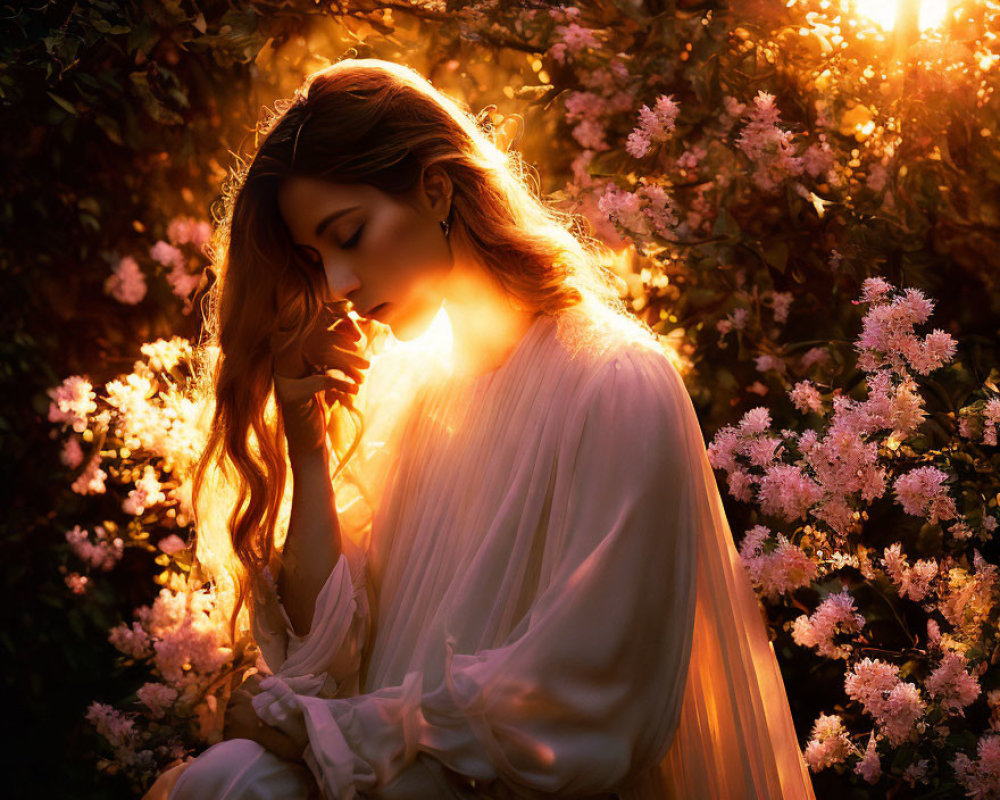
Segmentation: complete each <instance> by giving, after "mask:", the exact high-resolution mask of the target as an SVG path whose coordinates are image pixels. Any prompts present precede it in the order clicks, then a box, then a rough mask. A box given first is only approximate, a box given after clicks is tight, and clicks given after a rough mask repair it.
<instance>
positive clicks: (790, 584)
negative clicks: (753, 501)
mask: <svg viewBox="0 0 1000 800" xmlns="http://www.w3.org/2000/svg"><path fill="white" fill-rule="evenodd" d="M770 533H771V532H770V530H769V529H768V528H767V527H765V526H764V525H755V526H754V527H753V528H751V529H750V530H749V531H747V534H746V536H745V537H744V539H743V542H742V543H741V545H740V560H741V561H742V562H743V566H744V567H745V568H746V570H747V572H748V573H749V574H750V578H751V580H752V581H753V582H754V584H756V585H757V586H758V587H759V588H760V590H761V592H762V594H764V595H765V596H766V597H768V598H769V599H771V600H776V599H777V598H778V595H779V594H782V593H787V592H791V591H794V590H795V589H798V588H799V587H801V586H808V585H809V584H810V582H811V581H812V580H813V578H815V577H816V571H817V566H816V562H815V561H813V560H812V559H811V558H809V556H807V555H806V553H805V552H803V550H802V548H800V547H798V546H797V545H794V544H792V543H791V542H790V541H788V539H787V538H785V537H784V536H783V535H781V534H780V533H779V534H778V536H777V543H778V545H777V547H776V548H774V549H773V550H771V552H769V553H767V552H765V551H764V544H765V542H766V541H768V540H769V538H770Z"/></svg>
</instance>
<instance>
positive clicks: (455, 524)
mask: <svg viewBox="0 0 1000 800" xmlns="http://www.w3.org/2000/svg"><path fill="white" fill-rule="evenodd" d="M227 221H228V223H229V225H228V233H229V237H228V240H227V241H226V242H225V244H226V248H225V249H226V253H225V256H226V257H225V263H224V264H223V268H222V269H221V270H220V276H219V281H218V283H217V286H216V291H217V292H218V298H219V301H218V303H217V304H216V306H215V310H216V312H217V315H218V344H219V348H220V351H221V355H220V360H219V366H218V370H217V372H216V374H215V378H214V380H215V394H216V416H215V419H214V420H213V437H212V440H211V442H210V446H209V448H208V449H207V451H206V456H205V458H204V460H203V462H202V468H203V469H202V472H201V475H200V476H199V483H200V481H201V479H203V478H204V477H205V475H206V474H207V472H208V467H209V466H210V465H212V464H214V463H216V462H217V461H219V460H223V461H225V462H226V463H228V464H230V465H232V467H234V468H235V471H236V473H237V474H238V476H239V478H240V487H241V489H242V496H241V500H240V502H239V504H238V505H237V507H238V508H239V509H240V511H239V513H236V514H234V515H233V518H232V523H231V525H230V526H229V535H230V536H231V542H232V547H233V550H234V552H235V553H236V555H237V556H238V557H239V560H240V563H241V565H242V566H243V570H244V573H243V574H244V577H245V584H244V589H245V590H246V592H247V594H248V595H249V598H250V610H251V623H252V626H253V632H254V634H255V637H256V641H257V643H258V644H259V645H260V648H261V652H262V657H263V660H264V662H265V663H266V666H267V668H268V670H269V671H270V672H271V673H272V674H271V675H270V676H268V677H266V678H264V679H263V680H260V676H255V677H254V678H253V679H251V680H249V681H248V682H247V684H246V685H245V688H243V689H241V690H238V691H237V692H236V693H235V694H234V696H233V699H232V701H231V703H230V706H229V708H228V709H227V717H226V727H225V740H224V741H222V742H220V743H218V744H216V745H214V746H212V747H210V748H209V749H208V750H206V751H205V752H204V753H202V754H201V755H200V756H199V757H198V758H197V759H195V760H193V761H191V762H189V763H188V764H186V765H184V766H183V767H182V768H179V769H177V770H176V771H174V772H173V773H172V774H171V773H168V774H166V775H164V776H162V778H161V781H163V783H161V784H159V791H160V796H166V793H167V791H168V789H169V785H172V787H173V788H172V790H170V791H169V797H170V798H172V800H188V798H197V799H198V800H210V799H213V798H214V799H215V800H220V799H221V798H237V797H240V798H246V797H255V798H292V797H323V798H327V799H328V800H333V799H334V798H336V800H344V799H345V798H351V797H356V796H365V797H379V798H397V797H398V798H442V797H498V798H499V797H536V796H537V797H541V796H553V797H573V798H597V797H601V798H612V797H619V798H675V797H676V798H698V800H711V799H712V798H719V799H720V800H721V799H722V798H726V800H735V799H736V798H779V797H780V798H794V799H795V800H798V799H799V798H812V797H813V793H812V789H811V785H810V781H809V776H808V772H807V770H806V768H805V764H804V761H803V759H802V757H801V752H800V750H799V748H798V744H797V741H796V735H795V731H794V729H793V727H792V720H791V715H790V712H789V707H788V702H787V698H786V696H785V692H784V686H783V684H782V680H781V675H780V673H779V671H778V667H777V662H776V660H775V657H774V654H773V650H772V648H771V645H770V643H769V641H768V638H767V632H766V629H765V626H764V623H763V621H762V619H761V616H760V614H759V608H758V605H757V601H756V599H755V597H754V595H753V591H752V588H751V586H750V583H749V580H748V578H747V576H746V574H745V573H744V572H743V570H742V568H741V566H740V564H739V561H738V556H737V554H736V552H735V549H734V547H733V544H732V541H731V536H730V531H729V528H728V525H727V522H726V519H725V516H724V513H723V509H722V505H721V500H720V498H719V494H718V491H717V489H716V485H715V478H714V475H713V472H712V470H711V468H710V466H709V465H708V461H707V458H706V454H705V448H704V442H703V439H702V435H701V431H700V429H699V425H698V421H697V418H696V416H695V413H694V409H693V407H692V405H691V402H690V399H689V398H688V395H687V393H686V391H685V389H684V385H683V382H682V380H681V378H680V376H679V375H678V373H677V372H676V370H675V369H674V368H673V366H672V365H671V362H670V361H669V359H668V358H667V356H666V355H665V353H664V352H663V351H662V350H661V349H660V347H659V346H658V345H657V341H656V338H655V336H654V335H653V334H652V332H650V331H649V330H648V328H645V326H642V325H640V324H639V323H638V322H636V321H634V320H633V319H632V318H631V317H630V315H629V314H628V313H627V311H626V310H625V309H624V307H623V306H620V305H618V303H617V296H616V293H615V291H614V289H613V285H612V284H611V282H610V281H609V280H608V279H607V278H606V277H605V275H604V273H603V272H602V271H601V269H600V268H598V267H597V266H595V265H596V264H597V258H596V247H593V246H592V245H591V243H590V242H589V240H587V239H586V238H585V237H583V236H581V235H579V234H576V235H574V233H573V232H571V231H570V227H571V226H570V225H569V224H568V223H569V222H571V220H569V219H568V218H564V217H561V216H560V215H558V214H557V213H556V212H555V211H553V210H552V209H550V208H548V207H546V206H545V205H543V204H542V203H541V202H540V201H539V200H538V199H537V197H536V195H535V194H534V193H533V192H532V191H531V190H530V188H529V186H528V184H527V181H525V180H524V175H523V170H522V169H520V167H519V162H518V161H517V160H516V157H515V156H509V155H507V154H505V153H504V152H502V150H501V149H499V148H497V147H496V146H495V145H494V143H493V142H491V141H490V139H489V138H488V136H487V135H486V134H485V133H484V132H483V131H482V130H480V129H479V128H478V127H477V125H476V122H475V120H474V119H473V118H472V117H470V116H469V114H468V113H467V112H465V111H464V110H463V109H461V108H460V107H459V106H457V105H456V104H455V103H454V102H453V101H452V100H451V99H450V98H448V97H447V96H446V95H444V94H442V93H440V92H438V91H437V90H435V89H434V88H433V87H432V86H431V85H430V84H429V83H428V82H427V81H425V80H424V79H423V78H421V77H420V76H419V75H417V74H415V73H413V72H412V71H410V70H409V69H406V68H404V67H400V66H398V65H395V64H391V63H386V62H381V61H374V60H345V61H341V62H339V63H337V64H335V65H333V66H331V67H330V68H328V69H326V70H324V71H322V72H321V73H319V74H317V75H315V76H313V77H312V78H311V80H310V81H309V83H308V91H307V93H305V94H303V95H301V96H300V97H299V98H298V100H297V101H296V102H295V103H294V104H292V105H291V106H290V107H288V108H287V109H285V110H284V111H283V113H281V114H280V115H279V116H278V117H277V118H276V119H275V120H274V121H273V124H272V125H271V126H270V128H269V129H268V130H267V131H266V136H265V138H264V140H263V142H262V143H261V145H260V147H259V149H258V151H257V153H256V155H255V157H254V158H253V161H252V163H251V164H250V166H249V169H248V170H247V172H246V175H245V177H244V178H243V180H242V185H241V186H240V187H239V189H238V191H237V192H236V193H235V194H234V196H233V198H232V204H231V208H230V210H229V219H228V220H227ZM442 306H443V307H444V309H445V310H446V312H447V314H448V318H449V320H450V323H451V327H452V332H453V351H452V354H451V360H450V361H448V360H441V359H438V360H436V361H435V360H433V359H425V360H423V361H417V360H415V359H411V360H410V361H400V360H399V359H397V360H396V361H395V362H394V361H392V360H391V359H389V358H384V359H383V358H381V356H379V355H375V354H373V353H372V352H371V350H372V348H369V349H368V350H367V351H362V352H364V353H365V354H366V355H374V357H373V358H372V359H369V358H366V357H365V356H364V355H362V353H361V352H358V348H357V344H358V343H359V340H360V338H361V337H360V331H359V328H358V326H357V324H356V323H355V321H354V320H355V316H356V317H358V318H359V319H360V320H361V322H362V324H363V326H365V327H366V328H368V329H369V333H371V332H372V330H373V329H374V328H375V326H374V325H372V324H371V320H372V319H374V320H377V321H378V322H380V323H384V324H385V325H388V326H389V328H390V329H391V331H392V333H393V334H394V335H395V337H396V338H397V339H398V340H400V341H402V342H410V341H411V340H413V339H415V338H416V337H417V336H419V334H421V333H422V332H424V331H425V330H427V329H428V327H429V326H430V325H431V323H432V320H434V319H435V315H436V314H437V312H438V310H439V309H440V308H441V307H442ZM349 311H353V315H352V314H349V313H348V312H349ZM384 355H386V356H388V351H387V352H386V353H385V354H384ZM414 364H418V365H419V368H420V370H423V372H422V373H421V374H419V375H414V374H413V372H414V370H413V365H414ZM407 368H409V372H407ZM337 370H339V373H338V372H336V371H337ZM345 378H347V380H345ZM272 389H273V391H274V393H275V397H276V399H277V406H278V410H279V412H280V413H278V415H277V424H276V425H273V426H269V425H268V418H267V416H266V413H265V409H266V405H267V401H268V398H269V395H270V393H271V391H272ZM390 397H396V398H400V397H402V399H403V400H405V401H406V402H405V403H404V404H403V406H402V407H399V406H392V405H391V404H390V403H388V401H387V400H388V398H390ZM352 407H356V410H357V411H358V412H359V413H361V412H363V414H364V423H365V425H364V436H362V437H361V439H360V441H355V442H354V444H353V445H352V448H351V451H350V453H349V456H350V454H353V456H352V457H347V458H344V459H342V460H341V462H340V464H339V465H338V469H337V470H336V473H335V475H334V477H335V480H333V481H331V480H330V474H331V472H332V471H333V470H331V467H332V466H333V465H332V463H331V462H332V458H331V449H330V443H329V441H328V439H327V435H326V433H327V426H328V415H329V414H332V413H334V412H335V411H336V410H337V409H343V408H352ZM333 427H334V430H333V434H334V438H335V439H336V438H338V437H340V436H341V435H342V431H343V430H345V429H346V428H345V427H344V425H343V421H341V422H340V423H338V424H337V425H334V426H333ZM251 441H254V442H255V445H253V446H252V445H251ZM359 444H360V445H361V446H359ZM286 447H287V458H288V462H289V463H290V465H291V470H292V478H293V484H294V490H293V492H292V506H291V514H290V517H289V520H288V529H287V536H286V539H285V543H284V547H283V548H281V550H280V552H279V548H278V547H277V546H276V545H275V537H274V531H275V527H276V522H277V520H278V508H279V505H280V501H281V491H280V487H282V486H284V483H285V472H284V469H285V457H286ZM341 467H342V468H343V469H342V470H341ZM345 497H349V499H350V500H351V502H350V503H346V504H345V503H344V502H343V500H344V499H345ZM199 535H202V528H201V527H199ZM242 599H243V597H242V595H241V597H240V600H242ZM237 610H238V606H237ZM234 619H235V616H234ZM175 781H176V783H175ZM153 794H155V792H151V795H153Z"/></svg>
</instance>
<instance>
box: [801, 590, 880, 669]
mask: <svg viewBox="0 0 1000 800" xmlns="http://www.w3.org/2000/svg"><path fill="white" fill-rule="evenodd" d="M864 625H865V618H864V616H862V615H861V614H859V613H858V612H857V611H856V609H855V608H854V598H853V597H851V594H850V592H848V591H847V589H843V590H841V591H840V592H839V593H837V594H830V595H828V596H827V597H826V599H825V600H823V602H822V603H820V604H819V606H817V607H816V610H815V611H814V612H813V613H812V614H811V615H808V616H807V615H805V614H802V615H800V616H798V617H796V618H795V621H794V622H793V623H792V639H793V640H794V641H795V643H796V644H798V645H801V646H802V647H815V648H816V652H817V653H818V654H819V655H821V656H825V657H827V658H843V659H846V658H848V657H849V656H850V654H851V645H850V644H848V643H840V644H838V643H836V642H834V637H835V636H836V635H838V634H853V633H858V632H860V631H861V629H862V628H863V627H864Z"/></svg>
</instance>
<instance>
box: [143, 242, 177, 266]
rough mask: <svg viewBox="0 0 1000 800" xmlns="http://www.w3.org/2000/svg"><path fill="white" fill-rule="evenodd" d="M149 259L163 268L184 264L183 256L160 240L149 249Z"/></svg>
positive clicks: (170, 245)
mask: <svg viewBox="0 0 1000 800" xmlns="http://www.w3.org/2000/svg"><path fill="white" fill-rule="evenodd" d="M149 257H150V258H152V259H153V261H156V262H157V263H158V264H162V265H163V266H164V267H171V268H173V267H175V266H177V265H180V266H184V264H185V258H184V254H183V253H182V252H181V251H180V250H178V249H177V248H176V247H174V246H173V245H172V244H168V243H167V242H165V241H163V240H162V239H161V240H159V241H158V242H156V244H154V245H153V246H152V247H151V248H150V249H149Z"/></svg>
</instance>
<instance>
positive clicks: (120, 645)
mask: <svg viewBox="0 0 1000 800" xmlns="http://www.w3.org/2000/svg"><path fill="white" fill-rule="evenodd" d="M108 641H109V642H111V644H112V645H114V647H115V649H116V650H119V651H120V652H122V653H124V654H125V655H127V656H131V657H132V658H146V657H148V656H149V655H151V654H152V652H153V651H152V649H151V648H150V641H149V635H148V634H147V633H146V631H145V630H143V628H142V626H141V625H140V624H139V623H138V622H133V623H132V626H131V627H129V625H128V624H127V623H125V622H123V623H121V624H120V625H116V626H115V627H114V628H112V629H111V630H110V632H109V633H108Z"/></svg>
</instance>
